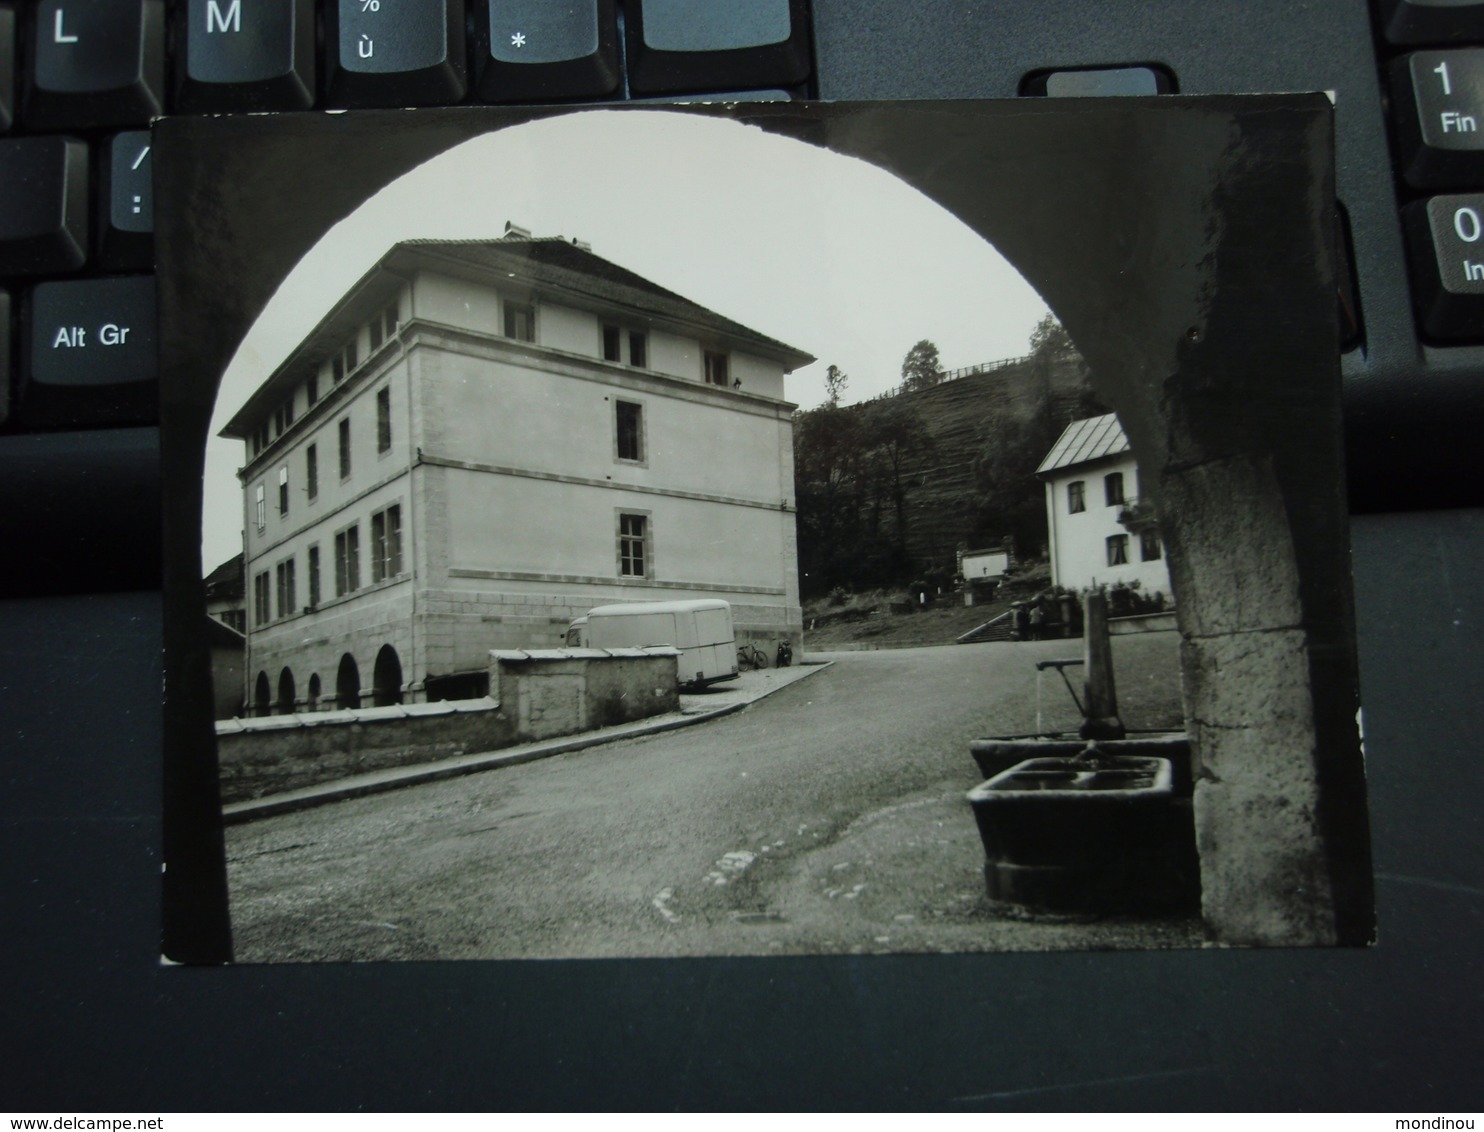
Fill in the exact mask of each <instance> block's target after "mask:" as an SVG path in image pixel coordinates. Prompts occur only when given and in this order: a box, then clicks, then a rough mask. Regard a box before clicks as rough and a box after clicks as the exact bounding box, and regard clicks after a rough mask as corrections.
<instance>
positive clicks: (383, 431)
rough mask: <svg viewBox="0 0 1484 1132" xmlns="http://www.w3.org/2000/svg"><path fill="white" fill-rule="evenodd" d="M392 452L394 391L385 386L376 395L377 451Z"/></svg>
mask: <svg viewBox="0 0 1484 1132" xmlns="http://www.w3.org/2000/svg"><path fill="white" fill-rule="evenodd" d="M391 450H392V390H391V386H383V387H382V388H381V390H380V392H378V393H377V394H376V451H378V452H390V451H391Z"/></svg>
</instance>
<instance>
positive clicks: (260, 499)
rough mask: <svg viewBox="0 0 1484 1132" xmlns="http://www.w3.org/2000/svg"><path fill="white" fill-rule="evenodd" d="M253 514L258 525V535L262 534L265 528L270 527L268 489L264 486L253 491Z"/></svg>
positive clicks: (260, 485) (259, 485)
mask: <svg viewBox="0 0 1484 1132" xmlns="http://www.w3.org/2000/svg"><path fill="white" fill-rule="evenodd" d="M253 512H254V515H253V517H254V518H255V519H256V520H257V523H258V534H262V533H263V528H264V527H266V526H267V525H268V489H267V488H265V487H264V486H263V485H262V484H258V486H257V487H256V488H254V489H253Z"/></svg>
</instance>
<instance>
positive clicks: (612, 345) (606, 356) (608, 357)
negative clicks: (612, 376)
mask: <svg viewBox="0 0 1484 1132" xmlns="http://www.w3.org/2000/svg"><path fill="white" fill-rule="evenodd" d="M622 349H623V331H622V330H620V329H619V328H618V327H616V326H609V325H607V324H604V326H603V360H604V361H605V362H621V361H623V354H622V353H621V352H620V351H621V350H622Z"/></svg>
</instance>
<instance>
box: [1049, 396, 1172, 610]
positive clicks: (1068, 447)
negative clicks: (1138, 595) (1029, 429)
mask: <svg viewBox="0 0 1484 1132" xmlns="http://www.w3.org/2000/svg"><path fill="white" fill-rule="evenodd" d="M1036 475H1037V476H1039V477H1040V478H1041V479H1042V480H1043V481H1044V482H1045V485H1046V527H1047V530H1048V532H1049V536H1050V543H1051V546H1050V550H1051V580H1052V582H1053V583H1054V584H1056V585H1058V586H1063V587H1065V588H1066V589H1071V590H1082V589H1088V588H1091V587H1093V586H1099V585H1107V586H1112V585H1117V584H1118V583H1120V582H1121V583H1123V584H1124V585H1133V584H1134V583H1138V588H1139V590H1140V591H1141V592H1143V593H1145V594H1154V593H1156V592H1157V593H1163V594H1165V595H1167V596H1168V595H1169V594H1170V593H1171V589H1170V574H1169V570H1168V569H1167V568H1166V566H1165V559H1164V547H1163V545H1162V544H1161V542H1160V537H1159V526H1158V521H1157V519H1156V517H1155V515H1154V513H1153V509H1152V508H1151V507H1150V506H1149V504H1148V502H1147V501H1142V500H1141V499H1140V496H1139V468H1138V465H1137V464H1136V463H1135V462H1134V455H1133V450H1132V449H1130V447H1129V443H1128V438H1127V437H1126V436H1124V434H1123V426H1122V425H1120V424H1119V423H1118V417H1117V416H1116V415H1115V414H1113V413H1108V414H1106V415H1105V416H1101V417H1088V418H1086V419H1084V420H1080V421H1073V422H1072V423H1071V424H1069V425H1067V427H1066V430H1065V431H1064V432H1063V433H1062V434H1061V436H1060V437H1059V438H1058V439H1057V441H1056V443H1055V444H1054V445H1052V448H1051V451H1050V452H1049V453H1047V455H1046V458H1045V459H1044V460H1042V461H1041V466H1040V467H1039V468H1037V469H1036Z"/></svg>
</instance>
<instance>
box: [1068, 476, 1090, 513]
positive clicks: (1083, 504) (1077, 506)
mask: <svg viewBox="0 0 1484 1132" xmlns="http://www.w3.org/2000/svg"><path fill="white" fill-rule="evenodd" d="M1086 510H1087V484H1086V483H1084V482H1083V481H1082V480H1073V481H1072V482H1071V483H1069V484H1067V514H1069V515H1075V514H1077V513H1078V512H1079V511H1086Z"/></svg>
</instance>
